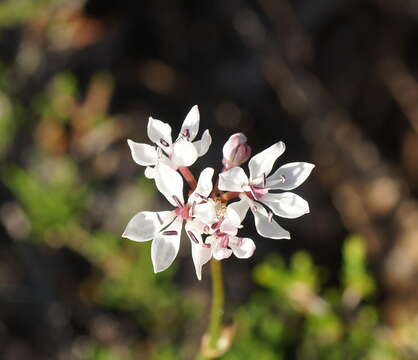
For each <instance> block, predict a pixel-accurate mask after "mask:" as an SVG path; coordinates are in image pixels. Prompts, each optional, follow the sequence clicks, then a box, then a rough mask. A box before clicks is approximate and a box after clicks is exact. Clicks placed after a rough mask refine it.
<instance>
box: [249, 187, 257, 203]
mask: <svg viewBox="0 0 418 360" xmlns="http://www.w3.org/2000/svg"><path fill="white" fill-rule="evenodd" d="M250 191H251V195H252V196H253V197H254V200H257V196H256V194H255V192H254V190H253V187H252V186H250Z"/></svg>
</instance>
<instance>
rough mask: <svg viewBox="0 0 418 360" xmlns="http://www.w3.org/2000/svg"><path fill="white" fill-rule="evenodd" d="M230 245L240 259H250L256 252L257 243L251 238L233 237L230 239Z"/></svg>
mask: <svg viewBox="0 0 418 360" xmlns="http://www.w3.org/2000/svg"><path fill="white" fill-rule="evenodd" d="M229 247H230V248H231V249H232V252H233V253H234V255H235V256H236V257H237V258H239V259H248V258H249V257H251V256H252V255H253V254H254V251H255V244H254V241H252V240H251V239H250V238H239V237H233V238H230V240H229Z"/></svg>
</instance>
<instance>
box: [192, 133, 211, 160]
mask: <svg viewBox="0 0 418 360" xmlns="http://www.w3.org/2000/svg"><path fill="white" fill-rule="evenodd" d="M211 143H212V137H211V136H210V133H209V130H205V131H204V133H203V135H202V138H201V139H200V140H198V141H195V142H194V143H193V145H194V147H195V148H196V151H197V154H198V155H199V157H200V156H203V155H205V154H206V153H207V152H208V150H209V146H210V144H211Z"/></svg>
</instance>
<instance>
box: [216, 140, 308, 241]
mask: <svg viewBox="0 0 418 360" xmlns="http://www.w3.org/2000/svg"><path fill="white" fill-rule="evenodd" d="M284 151H285V145H284V143H283V142H281V141H280V142H277V143H276V144H274V145H272V146H270V147H269V148H267V149H265V150H264V151H262V152H260V153H258V154H257V155H255V156H253V157H252V158H251V160H250V161H249V164H248V167H249V170H250V178H248V177H247V175H246V174H245V172H244V170H243V169H242V168H240V167H234V168H232V169H230V170H227V171H225V172H223V173H221V174H220V175H219V189H220V190H224V191H233V192H238V193H240V198H241V200H240V201H238V202H235V203H233V204H231V205H230V206H233V208H234V209H235V211H236V212H237V213H238V214H240V216H241V217H242V218H244V217H245V215H246V213H247V211H248V208H250V209H251V211H252V213H253V214H254V218H255V225H256V229H257V232H258V233H259V234H260V235H261V236H264V237H268V238H271V239H290V234H289V232H288V231H286V230H285V229H283V228H282V227H281V226H280V225H279V224H277V223H276V221H274V220H273V218H272V216H273V214H272V213H270V212H268V211H267V210H266V209H265V208H264V206H262V205H261V204H260V203H262V204H264V205H266V206H268V207H269V208H270V209H271V211H272V212H273V213H274V214H275V215H277V216H281V217H284V218H297V217H299V216H301V215H303V214H306V213H308V212H309V205H308V203H307V202H306V201H305V200H304V199H302V198H301V197H300V196H298V195H296V194H294V193H292V192H283V193H271V192H270V191H271V190H285V191H286V190H292V189H294V188H296V187H298V186H299V185H300V184H302V183H303V182H304V181H305V180H306V179H307V178H308V176H309V174H310V173H311V171H312V169H313V168H314V165H313V164H310V163H305V162H294V163H288V164H285V165H283V166H281V167H279V168H278V169H277V170H276V171H275V172H274V173H273V174H271V175H270V176H268V175H269V174H270V172H271V170H272V168H273V165H274V162H275V161H276V160H277V158H278V157H279V156H280V155H282V154H283V152H284ZM259 202H260V203H259Z"/></svg>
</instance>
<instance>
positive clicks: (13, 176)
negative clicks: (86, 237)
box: [2, 159, 85, 239]
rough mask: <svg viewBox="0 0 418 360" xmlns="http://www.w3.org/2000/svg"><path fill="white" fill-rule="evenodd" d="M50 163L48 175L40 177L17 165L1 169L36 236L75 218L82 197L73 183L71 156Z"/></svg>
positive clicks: (83, 193)
mask: <svg viewBox="0 0 418 360" xmlns="http://www.w3.org/2000/svg"><path fill="white" fill-rule="evenodd" d="M54 165H58V168H55V167H54ZM54 165H52V166H51V167H49V166H48V169H47V170H48V172H49V173H48V179H43V180H42V179H39V178H37V177H36V176H34V174H31V173H29V172H28V171H27V170H24V169H23V168H19V167H17V166H10V167H8V168H6V169H5V170H4V171H3V173H2V178H3V181H4V182H5V183H6V184H7V186H8V187H9V188H10V189H11V190H12V191H13V192H14V194H15V196H16V197H17V198H18V199H19V201H20V203H21V204H22V206H23V207H24V209H25V211H26V212H27V214H28V216H29V218H30V220H31V224H32V227H33V230H34V235H36V237H37V238H38V239H39V238H40V237H42V236H43V235H45V234H46V233H47V232H48V231H50V230H51V229H53V228H60V227H63V226H66V225H68V224H70V223H72V222H73V221H75V219H76V217H77V216H79V215H80V214H79V211H80V210H81V209H82V208H83V204H84V200H85V187H84V186H80V185H79V184H77V183H76V181H75V175H74V172H75V171H76V170H75V168H74V164H73V163H72V162H71V160H69V159H60V161H59V162H58V164H54Z"/></svg>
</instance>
